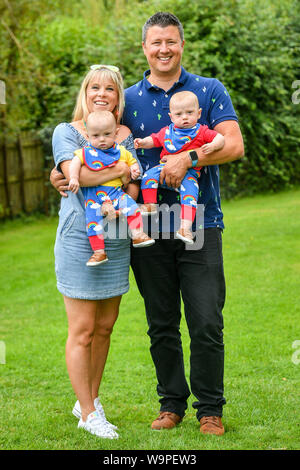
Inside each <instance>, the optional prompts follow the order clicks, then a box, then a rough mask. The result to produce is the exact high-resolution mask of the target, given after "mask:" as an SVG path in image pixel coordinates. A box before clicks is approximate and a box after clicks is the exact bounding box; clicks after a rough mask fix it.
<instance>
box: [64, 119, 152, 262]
mask: <svg viewBox="0 0 300 470" xmlns="http://www.w3.org/2000/svg"><path fill="white" fill-rule="evenodd" d="M86 128H87V133H88V137H89V145H88V146H87V147H84V148H82V149H79V150H76V151H75V152H74V154H75V156H74V158H73V159H72V162H71V165H70V181H69V189H70V191H72V192H74V193H77V191H78V189H79V186H80V185H79V173H80V168H81V166H82V165H86V166H87V167H88V168H89V169H91V170H93V171H101V170H102V169H103V168H108V167H111V166H114V165H115V164H116V163H117V162H118V160H122V161H125V162H126V163H127V164H128V166H129V167H130V172H131V178H132V179H136V178H137V177H138V176H139V175H140V169H139V164H138V162H137V161H136V159H135V158H133V156H132V154H131V153H130V152H129V151H128V150H126V149H125V147H123V146H121V145H118V144H117V143H116V142H115V138H116V134H117V123H116V120H115V118H114V115H113V114H112V113H111V112H109V111H98V112H93V113H91V114H89V116H88V118H87V122H86ZM122 185H123V182H122V180H121V178H117V179H114V180H111V181H107V182H106V183H104V184H103V185H101V186H96V187H94V186H93V187H82V188H81V189H82V192H83V196H84V199H85V211H86V229H87V235H88V238H89V241H90V245H91V247H92V250H93V254H92V256H91V257H90V259H89V260H88V262H87V263H86V264H87V266H97V265H99V264H102V263H105V262H106V261H108V257H107V255H106V253H105V244H104V236H103V226H102V223H101V222H102V219H103V215H107V216H108V217H109V216H110V217H111V218H113V217H114V213H115V209H117V211H120V212H121V213H123V214H124V215H125V216H126V217H127V222H128V225H129V228H130V230H131V237H132V245H133V246H134V247H135V248H137V247H143V246H150V245H152V244H153V243H155V240H153V239H152V238H150V237H148V235H146V233H144V232H143V221H142V216H141V213H140V209H139V207H138V206H137V204H136V202H135V201H134V200H133V199H132V197H130V196H129V195H128V194H126V193H125V192H124V191H123V190H122Z"/></svg>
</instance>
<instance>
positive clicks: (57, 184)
mask: <svg viewBox="0 0 300 470" xmlns="http://www.w3.org/2000/svg"><path fill="white" fill-rule="evenodd" d="M50 183H51V184H52V186H54V188H55V189H56V191H58V192H59V193H60V195H61V196H63V197H68V194H67V193H66V191H68V189H69V183H68V180H67V179H66V178H65V176H64V175H63V173H61V172H60V171H58V170H57V169H56V168H55V167H54V168H53V170H52V171H51V173H50Z"/></svg>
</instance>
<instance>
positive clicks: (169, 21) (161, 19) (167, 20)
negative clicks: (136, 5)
mask: <svg viewBox="0 0 300 470" xmlns="http://www.w3.org/2000/svg"><path fill="white" fill-rule="evenodd" d="M152 26H160V27H161V28H166V27H167V26H176V27H177V28H178V31H179V34H180V38H181V41H183V40H184V33H183V26H182V24H181V22H180V21H179V19H178V18H177V16H175V15H173V13H169V12H164V11H158V12H157V13H155V14H154V15H152V16H150V18H149V19H148V20H147V21H146V23H145V24H144V26H143V33H142V40H143V42H146V36H147V31H148V29H149V28H151V27H152Z"/></svg>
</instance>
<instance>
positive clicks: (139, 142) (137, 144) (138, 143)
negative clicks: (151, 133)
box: [133, 138, 143, 149]
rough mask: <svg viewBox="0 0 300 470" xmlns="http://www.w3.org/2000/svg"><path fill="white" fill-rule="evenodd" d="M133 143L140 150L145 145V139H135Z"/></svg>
mask: <svg viewBox="0 0 300 470" xmlns="http://www.w3.org/2000/svg"><path fill="white" fill-rule="evenodd" d="M133 143H134V148H135V149H139V148H140V147H141V145H142V143H143V139H140V138H137V139H134V142H133Z"/></svg>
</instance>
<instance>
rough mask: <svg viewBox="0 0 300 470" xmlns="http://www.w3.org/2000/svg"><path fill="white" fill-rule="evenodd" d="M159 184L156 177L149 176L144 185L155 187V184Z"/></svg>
mask: <svg viewBox="0 0 300 470" xmlns="http://www.w3.org/2000/svg"><path fill="white" fill-rule="evenodd" d="M157 184H158V183H157V181H156V180H155V179H154V178H149V179H148V180H146V181H145V182H144V185H145V186H150V185H151V187H153V186H155V185H156V186H157Z"/></svg>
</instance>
